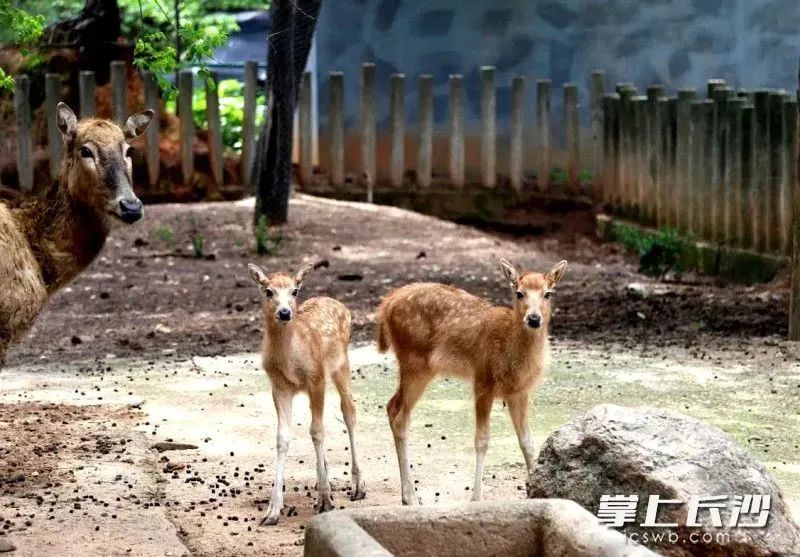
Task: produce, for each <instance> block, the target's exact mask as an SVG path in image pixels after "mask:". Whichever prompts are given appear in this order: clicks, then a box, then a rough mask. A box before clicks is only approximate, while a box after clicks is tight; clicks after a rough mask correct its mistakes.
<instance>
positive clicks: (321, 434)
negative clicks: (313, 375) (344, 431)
mask: <svg viewBox="0 0 800 557" xmlns="http://www.w3.org/2000/svg"><path fill="white" fill-rule="evenodd" d="M323 377H324V376H323ZM308 397H309V399H310V400H311V441H312V442H313V443H314V451H315V452H316V453H317V507H316V508H317V511H318V512H321V513H324V512H325V511H329V510H331V509H333V500H332V499H331V484H330V482H329V481H328V463H327V462H325V425H324V423H323V414H324V410H325V386H324V385H321V386H319V387H318V388H313V389H311V390H310V391H309V393H308Z"/></svg>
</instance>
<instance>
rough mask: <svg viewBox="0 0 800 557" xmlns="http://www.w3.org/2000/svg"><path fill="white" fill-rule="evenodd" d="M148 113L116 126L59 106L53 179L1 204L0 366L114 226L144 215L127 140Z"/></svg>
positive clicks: (147, 119)
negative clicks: (28, 195) (60, 147)
mask: <svg viewBox="0 0 800 557" xmlns="http://www.w3.org/2000/svg"><path fill="white" fill-rule="evenodd" d="M152 116H153V111H152V110H146V111H144V112H140V113H138V114H134V115H133V116H131V117H130V118H129V119H128V121H127V122H126V123H125V125H124V126H122V127H120V126H117V125H116V124H114V123H112V122H109V121H107V120H98V119H87V120H81V121H80V122H78V121H77V119H76V118H75V114H74V113H73V112H72V111H71V110H70V109H69V107H67V106H66V105H65V104H63V103H61V104H59V106H58V124H59V128H60V130H61V133H62V136H63V138H64V142H65V144H66V151H65V156H64V161H63V163H62V165H61V170H60V172H59V176H58V178H57V179H56V180H55V182H54V183H53V184H52V185H51V186H50V187H49V188H47V190H46V191H44V192H43V193H42V194H40V195H37V196H36V197H34V198H32V199H30V200H23V201H22V202H20V203H19V205H18V206H16V207H12V206H11V205H10V204H9V205H6V204H4V203H2V202H0V254H2V255H1V256H0V291H2V296H0V367H2V364H3V361H4V358H5V355H6V351H7V350H8V347H9V345H10V344H11V343H12V342H15V341H17V340H19V338H20V337H21V336H22V335H23V334H25V332H26V331H27V330H28V329H29V328H30V326H31V324H32V323H33V320H34V319H35V318H36V316H37V315H38V314H39V312H40V311H41V310H42V308H43V307H44V305H45V304H46V302H47V300H48V299H49V297H50V296H51V295H52V294H53V293H55V292H56V291H57V290H58V289H59V288H61V287H63V286H64V285H65V284H67V283H68V282H70V281H71V280H73V279H74V278H75V277H76V276H77V275H78V274H79V273H80V272H81V271H82V270H83V269H85V268H86V267H87V266H88V265H89V263H91V262H92V261H93V260H94V258H95V257H96V256H97V254H98V253H99V252H100V250H101V249H102V247H103V244H104V243H105V240H106V237H107V236H108V233H109V230H110V229H111V227H112V224H113V223H114V222H116V221H123V222H127V223H131V222H134V221H136V220H138V219H139V218H140V217H141V216H142V204H141V202H140V201H139V200H138V199H137V198H136V195H135V194H134V193H133V187H132V178H131V159H130V151H129V149H130V147H129V146H128V145H127V143H126V142H125V139H126V138H131V137H135V136H137V135H139V134H141V133H142V132H143V131H144V129H145V128H146V127H147V124H148V123H149V122H150V120H151V118H152Z"/></svg>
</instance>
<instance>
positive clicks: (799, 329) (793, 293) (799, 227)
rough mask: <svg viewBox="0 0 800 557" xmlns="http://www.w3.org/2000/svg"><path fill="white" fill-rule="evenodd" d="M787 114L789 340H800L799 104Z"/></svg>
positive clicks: (791, 106)
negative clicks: (790, 203) (790, 207)
mask: <svg viewBox="0 0 800 557" xmlns="http://www.w3.org/2000/svg"><path fill="white" fill-rule="evenodd" d="M787 108H789V110H787V111H786V112H785V114H786V118H787V121H786V123H787V125H786V128H787V130H786V131H787V133H788V134H789V135H790V138H789V144H788V145H786V146H785V148H786V156H787V157H791V160H790V161H788V164H789V166H792V165H793V166H794V170H793V171H792V172H791V173H790V175H789V178H790V179H791V180H792V181H791V182H790V183H791V191H792V192H794V199H793V203H794V220H793V223H792V237H793V238H792V280H791V289H790V295H789V340H795V341H796V340H800V188H798V183H797V178H798V175H797V172H798V169H797V166H798V165H800V154H798V152H797V102H796V101H795V102H794V103H792V104H790V107H787Z"/></svg>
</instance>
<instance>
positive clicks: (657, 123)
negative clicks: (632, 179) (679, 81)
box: [645, 85, 666, 222]
mask: <svg viewBox="0 0 800 557" xmlns="http://www.w3.org/2000/svg"><path fill="white" fill-rule="evenodd" d="M665 94H666V93H665V90H664V86H663V85H650V86H649V87H648V88H647V108H646V117H647V126H646V134H645V135H646V137H645V146H646V150H647V154H646V174H645V187H646V188H647V190H648V191H649V192H651V196H652V194H653V192H657V191H660V190H661V185H660V184H661V182H660V180H661V175H660V173H661V151H660V150H659V149H658V146H659V142H660V141H661V120H660V119H659V112H658V111H659V108H658V102H659V100H660V99H662V98H663V97H664V95H665ZM648 209H649V212H648V213H647V218H648V219H650V220H651V221H652V222H656V218H657V216H658V215H656V211H655V203H651V204H649V206H648Z"/></svg>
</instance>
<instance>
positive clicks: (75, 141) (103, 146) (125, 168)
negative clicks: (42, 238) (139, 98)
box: [58, 103, 154, 224]
mask: <svg viewBox="0 0 800 557" xmlns="http://www.w3.org/2000/svg"><path fill="white" fill-rule="evenodd" d="M153 114H154V113H153V111H152V110H145V111H143V112H139V113H137V114H134V115H133V116H131V117H130V118H128V120H127V122H125V125H123V126H122V127H120V126H118V125H117V124H115V123H113V122H111V121H109V120H100V119H97V118H88V119H84V120H81V121H78V119H77V118H76V117H75V113H74V112H72V110H70V108H69V107H68V106H67V105H66V104H64V103H59V105H58V128H59V129H60V130H61V135H62V136H63V138H64V143H65V145H66V153H65V160H64V166H63V167H62V180H63V182H64V183H62V186H61V187H64V188H66V192H67V194H68V196H69V198H70V200H71V201H72V202H73V203H75V204H77V205H79V206H82V207H84V208H87V209H89V210H90V211H92V212H93V213H94V214H96V215H98V216H100V217H102V218H103V219H104V221H106V222H108V223H109V224H110V223H111V222H113V221H121V222H124V223H126V224H131V223H134V222H136V221H138V220H139V219H141V218H142V216H143V214H144V209H143V207H142V202H141V201H139V198H137V197H136V194H135V193H134V192H133V175H132V163H131V154H132V152H133V147H131V146H130V145H128V143H127V141H126V140H128V139H131V138H133V137H136V136H138V135H140V134H141V133H142V132H143V131H144V130H145V128H147V125H148V124H149V123H150V120H152V119H153Z"/></svg>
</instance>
